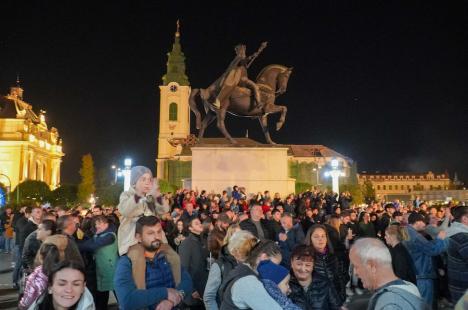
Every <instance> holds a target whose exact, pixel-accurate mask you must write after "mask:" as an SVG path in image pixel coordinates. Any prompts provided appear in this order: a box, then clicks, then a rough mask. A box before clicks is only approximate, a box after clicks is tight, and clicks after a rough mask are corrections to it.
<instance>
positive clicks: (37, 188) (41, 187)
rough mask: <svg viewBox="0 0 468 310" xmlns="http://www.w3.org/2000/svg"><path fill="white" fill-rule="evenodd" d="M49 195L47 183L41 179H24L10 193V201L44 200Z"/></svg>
mask: <svg viewBox="0 0 468 310" xmlns="http://www.w3.org/2000/svg"><path fill="white" fill-rule="evenodd" d="M50 197H51V191H50V188H49V185H47V183H45V182H42V181H36V180H26V181H24V182H21V183H20V184H18V185H17V186H16V188H15V190H14V191H13V192H11V194H10V198H11V200H12V201H14V200H19V202H20V203H23V202H46V201H49V200H50Z"/></svg>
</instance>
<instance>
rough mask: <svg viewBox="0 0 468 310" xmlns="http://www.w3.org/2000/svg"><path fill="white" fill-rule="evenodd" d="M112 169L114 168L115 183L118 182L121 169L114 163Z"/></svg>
mask: <svg viewBox="0 0 468 310" xmlns="http://www.w3.org/2000/svg"><path fill="white" fill-rule="evenodd" d="M111 169H112V170H114V184H117V177H118V176H119V175H118V173H119V171H120V168H117V166H116V165H112V166H111Z"/></svg>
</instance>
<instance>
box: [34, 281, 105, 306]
mask: <svg viewBox="0 0 468 310" xmlns="http://www.w3.org/2000/svg"><path fill="white" fill-rule="evenodd" d="M47 295H48V293H47V292H46V293H45V294H43V295H41V296H39V298H38V299H36V301H34V303H33V304H32V305H31V306H30V307H29V308H28V310H42V309H50V307H48V306H47V305H45V303H44V302H45V301H46V299H47V297H48V296H47ZM51 302H52V301H51ZM43 303H44V304H43ZM95 309H96V307H95V306H94V300H93V295H91V292H90V291H89V290H88V288H86V287H85V290H84V292H83V295H81V298H80V300H79V301H78V304H77V305H76V308H75V310H95Z"/></svg>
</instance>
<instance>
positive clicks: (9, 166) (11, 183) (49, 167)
mask: <svg viewBox="0 0 468 310" xmlns="http://www.w3.org/2000/svg"><path fill="white" fill-rule="evenodd" d="M64 155H65V154H64V153H63V152H62V140H61V139H60V137H59V132H58V130H57V129H56V128H54V127H51V128H49V127H48V125H47V123H46V119H45V111H41V112H40V113H39V114H36V113H35V112H34V111H33V108H32V106H31V105H30V104H29V103H27V102H26V101H24V100H23V89H22V88H21V87H20V85H19V82H18V81H17V85H16V86H14V87H11V88H10V93H9V94H8V95H6V96H0V182H1V183H2V184H3V185H4V186H6V187H8V188H9V189H10V191H13V190H14V189H15V187H16V186H17V185H18V184H19V183H21V182H23V181H25V180H39V181H44V182H45V183H47V184H48V185H49V186H50V189H52V190H53V189H55V188H57V187H58V186H59V184H60V165H61V163H62V157H63V156H64Z"/></svg>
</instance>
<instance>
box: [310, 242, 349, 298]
mask: <svg viewBox="0 0 468 310" xmlns="http://www.w3.org/2000/svg"><path fill="white" fill-rule="evenodd" d="M339 269H340V268H339V264H338V258H337V257H336V256H335V255H334V254H333V253H330V252H329V251H328V250H327V252H326V253H323V254H322V253H317V254H316V255H315V261H314V272H316V273H318V274H319V275H321V276H323V277H326V278H328V280H330V282H331V283H333V285H334V287H335V290H336V292H337V294H338V297H339V299H340V305H341V304H343V302H344V301H345V299H346V283H345V281H344V278H343V275H342V274H341V273H340V272H337V270H339Z"/></svg>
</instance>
